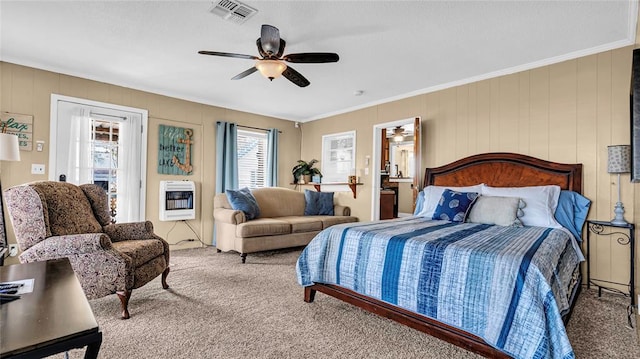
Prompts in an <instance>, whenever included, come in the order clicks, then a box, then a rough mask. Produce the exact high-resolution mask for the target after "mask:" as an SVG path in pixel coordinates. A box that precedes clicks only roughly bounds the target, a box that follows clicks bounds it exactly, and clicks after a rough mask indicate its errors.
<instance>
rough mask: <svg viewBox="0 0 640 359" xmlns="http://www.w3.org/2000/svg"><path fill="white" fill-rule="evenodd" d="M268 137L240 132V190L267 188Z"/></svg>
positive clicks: (262, 134)
mask: <svg viewBox="0 0 640 359" xmlns="http://www.w3.org/2000/svg"><path fill="white" fill-rule="evenodd" d="M266 179H267V135H266V134H265V133H262V132H253V131H246V130H238V185H239V188H244V187H249V188H260V187H266Z"/></svg>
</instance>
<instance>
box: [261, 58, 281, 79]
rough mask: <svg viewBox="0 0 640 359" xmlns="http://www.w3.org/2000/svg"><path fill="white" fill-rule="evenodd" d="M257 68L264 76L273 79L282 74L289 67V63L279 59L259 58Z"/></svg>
mask: <svg viewBox="0 0 640 359" xmlns="http://www.w3.org/2000/svg"><path fill="white" fill-rule="evenodd" d="M256 68H257V69H258V70H259V71H260V73H261V74H262V75H263V76H264V77H266V78H268V79H270V80H273V79H275V78H277V77H279V76H280V75H282V72H283V71H284V70H286V69H287V65H285V64H284V62H282V61H278V60H259V61H258V62H256Z"/></svg>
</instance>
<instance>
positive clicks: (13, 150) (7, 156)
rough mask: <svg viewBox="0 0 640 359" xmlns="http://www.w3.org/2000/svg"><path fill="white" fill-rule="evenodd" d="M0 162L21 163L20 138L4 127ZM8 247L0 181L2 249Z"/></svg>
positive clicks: (1, 138) (0, 143)
mask: <svg viewBox="0 0 640 359" xmlns="http://www.w3.org/2000/svg"><path fill="white" fill-rule="evenodd" d="M0 161H20V144H19V142H18V136H16V135H13V134H10V133H4V127H3V132H2V133H0ZM6 246H7V229H6V226H5V222H4V207H3V206H2V182H1V181H0V249H2V248H3V247H6ZM0 253H1V251H0ZM0 264H1V262H0Z"/></svg>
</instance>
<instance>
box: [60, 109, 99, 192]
mask: <svg viewBox="0 0 640 359" xmlns="http://www.w3.org/2000/svg"><path fill="white" fill-rule="evenodd" d="M75 112H77V113H75V114H74V115H73V116H71V123H70V126H69V132H70V136H69V138H70V139H71V143H69V157H68V163H67V174H66V175H67V182H70V183H73V184H77V185H80V184H83V183H93V149H92V148H91V147H92V141H91V126H92V123H91V118H90V117H89V109H85V108H79V109H78V110H77V111H75Z"/></svg>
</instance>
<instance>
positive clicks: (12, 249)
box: [9, 244, 18, 257]
mask: <svg viewBox="0 0 640 359" xmlns="http://www.w3.org/2000/svg"><path fill="white" fill-rule="evenodd" d="M17 255H18V245H17V244H10V245H9V257H15V256H17Z"/></svg>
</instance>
